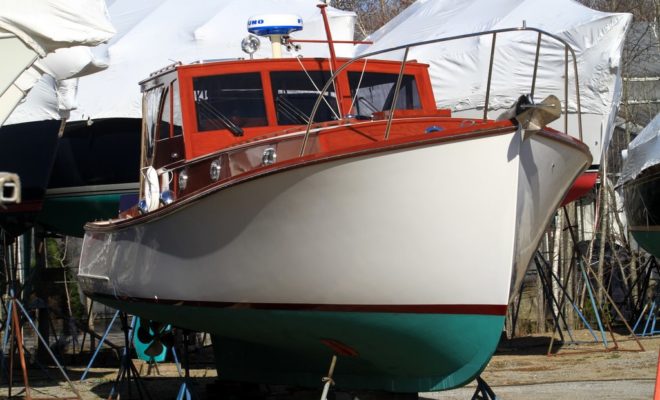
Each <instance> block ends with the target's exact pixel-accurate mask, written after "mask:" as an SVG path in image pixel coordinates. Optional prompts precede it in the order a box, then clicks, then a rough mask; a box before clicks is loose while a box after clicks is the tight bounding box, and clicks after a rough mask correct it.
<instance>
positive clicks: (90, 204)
mask: <svg viewBox="0 0 660 400" xmlns="http://www.w3.org/2000/svg"><path fill="white" fill-rule="evenodd" d="M119 196H120V195H119V194H101V195H90V196H67V197H54V198H46V200H44V205H43V208H42V209H41V212H40V213H39V215H38V216H37V220H38V222H39V223H40V224H42V225H43V226H45V227H46V228H48V229H49V230H51V231H53V232H57V233H61V234H63V235H67V236H77V237H83V236H84V235H85V230H84V229H83V227H84V226H85V224H86V223H87V222H89V221H96V220H102V219H110V218H116V217H117V213H118V212H119Z"/></svg>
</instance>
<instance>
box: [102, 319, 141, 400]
mask: <svg viewBox="0 0 660 400" xmlns="http://www.w3.org/2000/svg"><path fill="white" fill-rule="evenodd" d="M119 315H120V317H119V318H120V320H121V328H122V330H123V331H124V342H125V343H126V347H124V352H123V354H122V356H121V361H120V362H121V364H120V366H119V371H118V372H117V378H116V379H115V382H114V383H113V385H112V389H110V395H109V396H108V400H110V399H113V398H114V396H115V395H116V396H117V397H116V399H119V398H120V396H121V395H120V392H121V388H122V386H124V385H125V386H126V388H127V391H128V398H129V399H130V398H132V397H133V393H132V391H131V381H133V382H135V387H136V389H137V393H138V396H140V399H143V398H144V397H146V398H147V399H151V396H149V392H148V391H147V388H146V387H145V386H144V382H142V380H141V379H140V374H139V373H138V371H137V369H136V368H135V365H133V360H132V359H131V339H132V332H133V325H132V324H131V325H130V327H129V324H128V316H127V315H126V313H124V312H122V313H120V314H119Z"/></svg>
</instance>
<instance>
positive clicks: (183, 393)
mask: <svg viewBox="0 0 660 400" xmlns="http://www.w3.org/2000/svg"><path fill="white" fill-rule="evenodd" d="M189 337H190V332H189V331H187V330H184V331H183V360H182V361H183V362H184V376H183V383H182V384H181V387H180V388H179V393H178V394H177V396H176V400H183V399H184V398H185V399H186V400H191V399H193V398H195V397H197V396H193V394H192V393H193V392H191V391H190V389H191V387H192V385H191V384H192V381H191V380H190V357H189V356H188V339H189ZM175 357H176V356H175ZM179 374H181V371H180V370H179Z"/></svg>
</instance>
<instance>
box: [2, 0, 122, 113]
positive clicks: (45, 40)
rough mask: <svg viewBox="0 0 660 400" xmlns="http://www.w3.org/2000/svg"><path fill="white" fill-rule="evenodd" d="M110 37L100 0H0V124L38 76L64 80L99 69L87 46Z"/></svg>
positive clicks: (100, 66) (105, 14)
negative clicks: (48, 75) (46, 75)
mask: <svg viewBox="0 0 660 400" xmlns="http://www.w3.org/2000/svg"><path fill="white" fill-rule="evenodd" d="M114 33H115V30H114V28H113V26H112V24H111V23H110V21H109V20H108V15H107V9H106V6H105V2H104V1H103V0H24V1H16V0H0V54H2V56H3V60H2V63H1V64H0V125H2V124H3V123H4V121H5V119H6V118H7V116H8V115H10V114H11V112H12V110H14V107H16V105H17V104H18V103H19V102H20V101H21V100H22V99H23V98H24V97H25V95H26V93H28V92H29V90H30V89H31V88H32V86H33V85H34V84H35V83H36V82H37V80H38V79H39V77H40V76H41V75H42V74H44V73H46V74H50V75H51V76H53V77H55V78H56V79H68V78H73V77H78V76H82V75H86V74H90V73H93V72H96V71H99V70H101V69H103V68H104V67H105V65H104V64H103V63H101V62H98V61H97V60H95V59H94V57H93V55H92V53H91V52H90V50H89V48H88V47H87V46H95V45H98V44H99V43H102V42H104V41H106V40H108V39H110V38H111V37H112V35H113V34H114ZM61 103H64V102H61Z"/></svg>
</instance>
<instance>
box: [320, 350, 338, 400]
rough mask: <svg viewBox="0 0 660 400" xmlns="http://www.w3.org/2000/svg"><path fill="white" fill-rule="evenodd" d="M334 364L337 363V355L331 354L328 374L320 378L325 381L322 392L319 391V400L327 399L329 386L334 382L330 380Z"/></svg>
mask: <svg viewBox="0 0 660 400" xmlns="http://www.w3.org/2000/svg"><path fill="white" fill-rule="evenodd" d="M335 364H337V356H336V355H334V354H333V355H332V361H330V370H328V376H326V377H324V378H322V379H321V382H325V385H323V393H321V400H327V398H328V391H329V390H330V386H331V385H334V384H335V381H333V380H332V374H333V373H334V372H335Z"/></svg>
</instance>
